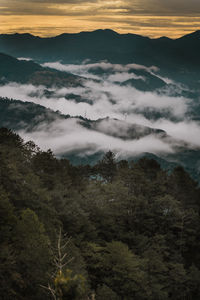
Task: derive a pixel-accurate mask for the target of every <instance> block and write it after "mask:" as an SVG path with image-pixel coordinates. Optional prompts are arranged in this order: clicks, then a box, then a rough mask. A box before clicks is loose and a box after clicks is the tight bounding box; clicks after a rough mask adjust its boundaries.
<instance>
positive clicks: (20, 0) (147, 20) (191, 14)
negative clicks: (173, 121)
mask: <svg viewBox="0 0 200 300" xmlns="http://www.w3.org/2000/svg"><path fill="white" fill-rule="evenodd" d="M0 16H1V29H0V32H16V31H17V32H24V28H27V30H26V31H29V32H31V33H33V34H36V35H42V36H49V35H51V36H53V35H57V34H60V33H63V32H80V31H83V30H89V31H91V30H94V29H98V28H111V29H113V30H116V31H119V32H121V33H125V32H126V33H127V32H132V33H138V34H142V35H148V36H151V37H158V36H162V35H167V36H170V37H172V38H173V37H174V38H175V37H179V36H181V35H183V34H185V33H189V32H191V31H195V30H197V29H199V28H200V0H190V1H188V0H0ZM29 16H30V19H29ZM42 16H43V17H42ZM65 17H66V18H65ZM50 33H51V34H50Z"/></svg>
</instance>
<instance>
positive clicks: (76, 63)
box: [0, 30, 200, 178]
mask: <svg viewBox="0 0 200 300" xmlns="http://www.w3.org/2000/svg"><path fill="white" fill-rule="evenodd" d="M199 36H200V33H199V32H196V33H192V34H191V35H188V36H185V37H183V38H181V39H178V40H170V39H167V38H165V39H157V40H156V39H154V40H151V39H148V38H144V37H140V36H135V35H119V34H118V33H115V32H113V31H111V30H98V31H95V32H85V33H84V32H83V33H80V34H76V35H61V36H60V37H56V38H49V39H41V38H38V37H34V36H31V35H23V34H22V35H1V36H0V51H4V52H5V51H6V52H7V53H9V54H12V55H15V56H16V57H15V58H14V57H13V56H10V55H7V54H3V53H2V54H1V55H0V64H1V69H0V78H1V85H0V96H1V97H2V99H1V106H2V107H4V110H1V126H7V127H10V128H12V129H14V130H17V132H19V133H20V134H21V135H22V137H23V138H24V139H25V140H33V141H34V142H35V143H36V144H38V145H39V147H41V149H44V150H47V149H49V148H51V149H52V151H53V152H54V153H55V154H56V155H57V156H58V157H63V156H64V157H69V158H70V159H71V160H72V161H73V163H94V162H95V161H96V160H97V159H99V158H100V157H102V155H103V153H105V152H107V151H109V150H111V151H113V152H114V153H116V155H117V157H118V159H129V160H132V159H137V158H138V157H140V156H141V155H147V156H148V155H154V156H155V157H156V159H158V160H160V159H164V161H167V162H168V163H169V165H168V163H166V164H164V165H165V166H167V167H169V168H171V165H172V166H173V165H176V163H181V164H182V165H183V166H184V167H186V169H187V170H189V171H190V172H191V174H192V175H193V176H194V177H195V178H197V176H198V174H199V170H200V159H199V147H200V139H199V138H198V137H199V136H200V124H199V112H200V105H199V80H198V78H199V77H198V76H199V70H198V68H196V64H195V61H194V53H192V49H191V47H190V44H191V43H192V45H197V46H198V48H200V42H199ZM83 40H85V42H84V43H83V44H82V49H81V46H80V45H81V43H82V41H83ZM104 40H105V42H106V44H105V47H104V44H103V41H104ZM100 41H101V42H102V46H101V44H100ZM122 41H126V44H127V45H124V44H120V43H121V42H122ZM53 43H54V44H53ZM98 43H99V46H98ZM163 43H164V46H165V53H162V52H161V51H159V52H158V53H159V55H158V54H157V57H156V56H155V55H156V52H157V49H158V48H159V50H160V48H162V47H163ZM40 44H41V45H43V46H42V47H40V46H39V45H40ZM79 44H80V45H79ZM143 44H145V45H146V48H148V51H150V50H151V53H152V56H150V55H149V54H150V52H149V53H148V55H147V52H145V51H146V48H144V49H143V48H142V45H143ZM30 45H31V47H30ZM58 45H59V49H62V50H61V51H60V50H58ZM175 45H176V47H175ZM177 45H179V46H178V47H179V51H180V49H181V47H183V46H184V47H185V48H186V49H187V51H186V50H182V55H181V54H180V56H177V55H178V48H177ZM98 47H99V48H98ZM137 47H138V48H137ZM167 47H168V49H167ZM70 48H71V50H69V49H70ZM64 49H66V50H64ZM141 49H142V52H141V51H140V50H141ZM163 49H164V48H163ZM169 49H172V50H173V51H172V50H169ZM196 51H197V49H196ZM126 52H127V53H129V54H127V55H126ZM91 53H92V54H91ZM131 53H132V55H131ZM167 53H168V54H167ZM183 53H186V54H187V57H191V62H189V61H188V60H187V61H186V64H184V65H183V64H182V62H183V59H185V57H184V56H183ZM45 54H46V55H45ZM164 54H165V55H166V59H165V60H163V55H164ZM186 54H185V55H186ZM192 55H193V56H192ZM31 56H33V59H32V57H31ZM196 57H197V56H196ZM106 58H108V59H106ZM198 59H199V58H198ZM143 61H144V63H143V64H142V62H143ZM67 62H68V63H67ZM167 62H168V63H167ZM173 63H174V65H173ZM179 75H180V76H179ZM4 98H8V99H15V100H18V101H11V100H8V99H4ZM27 102H29V103H32V106H31V107H32V108H31V109H29V106H28V105H27ZM38 105H40V106H38ZM41 106H42V107H41ZM33 111H34V113H33ZM53 112H54V113H53ZM30 114H31V118H30ZM52 115H53V116H54V117H53V118H52V117H51V116H52ZM8 116H10V118H8ZM194 157H195V163H194V162H193V158H194ZM94 158H95V159H94ZM191 169H192V171H191Z"/></svg>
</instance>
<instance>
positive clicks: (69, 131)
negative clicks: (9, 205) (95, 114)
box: [19, 119, 173, 157]
mask: <svg viewBox="0 0 200 300" xmlns="http://www.w3.org/2000/svg"><path fill="white" fill-rule="evenodd" d="M19 134H20V135H22V136H23V138H24V139H25V140H26V141H28V140H34V142H35V143H36V144H38V145H39V146H40V147H41V148H42V149H44V150H47V149H48V148H51V149H52V150H53V151H54V153H55V154H56V155H58V156H60V155H63V154H69V153H71V152H75V151H76V152H77V151H79V155H85V154H87V153H88V152H89V153H90V154H92V153H96V152H99V151H102V152H106V151H108V150H112V151H114V152H116V153H118V155H119V156H120V157H128V156H133V155H136V154H139V153H143V152H151V153H155V154H156V153H157V154H158V153H173V149H172V147H171V146H170V145H168V144H166V143H165V142H163V141H161V140H159V139H158V138H156V137H155V136H151V135H150V136H147V137H144V138H141V139H139V140H131V141H130V140H129V141H124V140H122V139H120V138H116V137H112V136H109V135H107V134H104V133H101V132H97V131H94V130H89V129H87V128H83V127H82V126H81V125H80V124H79V122H78V120H77V119H72V120H71V119H70V120H64V121H56V122H54V123H52V124H51V125H50V126H48V128H47V126H46V125H45V124H42V125H41V126H40V127H38V129H37V130H36V131H34V132H32V133H27V132H26V131H20V132H19Z"/></svg>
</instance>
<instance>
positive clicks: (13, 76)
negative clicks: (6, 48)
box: [0, 53, 82, 87]
mask: <svg viewBox="0 0 200 300" xmlns="http://www.w3.org/2000/svg"><path fill="white" fill-rule="evenodd" d="M81 80H82V79H81V78H80V77H78V76H75V75H73V74H70V73H66V72H61V71H56V70H54V69H50V68H44V67H41V66H40V65H39V64H37V63H35V62H33V61H25V60H18V59H16V58H14V57H12V56H10V55H7V54H3V53H0V83H1V84H6V83H8V82H10V81H13V82H18V83H23V84H24V83H26V84H28V83H30V84H33V85H45V86H47V87H50V86H53V85H55V86H58V87H64V86H73V85H75V86H78V85H81Z"/></svg>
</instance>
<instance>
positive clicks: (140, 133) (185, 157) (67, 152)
mask: <svg viewBox="0 0 200 300" xmlns="http://www.w3.org/2000/svg"><path fill="white" fill-rule="evenodd" d="M0 107H1V110H0V127H7V128H9V129H12V130H15V131H17V132H21V131H22V132H24V133H25V134H28V135H29V134H30V136H32V135H31V134H34V133H35V132H36V133H38V132H40V133H42V132H43V133H44V132H48V131H51V130H52V129H53V128H56V130H57V134H56V135H57V137H58V136H59V134H60V131H59V130H60V129H59V124H62V122H65V121H69V122H70V121H74V122H75V123H76V124H78V126H79V127H80V129H79V131H81V130H84V134H85V133H86V130H87V134H88V135H90V132H91V133H92V132H96V133H101V134H104V135H105V137H113V138H118V139H120V140H122V141H133V140H139V139H140V138H143V137H148V136H151V137H152V136H154V137H156V138H158V139H160V140H162V141H163V142H164V143H166V145H167V144H168V143H170V142H171V141H172V139H171V138H170V137H169V136H168V135H167V134H166V132H165V131H163V130H160V129H153V128H150V127H147V126H141V125H138V124H128V123H127V122H125V121H120V120H117V119H111V118H105V119H99V120H97V121H92V120H88V119H84V118H82V117H78V116H77V117H70V115H63V114H61V113H60V112H58V111H57V112H55V111H52V110H51V109H48V108H45V107H44V106H41V105H37V104H34V103H30V102H22V101H19V100H14V99H8V98H2V97H0ZM75 123H74V125H75ZM68 124H70V123H65V124H64V127H63V126H62V127H61V131H63V130H66V131H67V130H69V129H68V128H67V126H68ZM74 125H73V126H74ZM64 128H65V129H64ZM61 134H62V132H61ZM72 134H73V132H72ZM54 138H55V137H54ZM54 138H53V137H52V139H54ZM86 141H87V138H86ZM86 141H85V145H82V146H81V145H80V146H79V147H76V148H75V149H72V148H70V147H68V146H69V145H67V144H66V147H65V148H63V149H62V151H61V153H60V154H58V156H59V157H65V158H68V159H69V160H70V161H71V162H72V163H73V164H75V165H79V164H95V163H97V161H98V160H99V159H101V158H102V156H103V155H104V154H105V152H104V151H93V147H94V144H87V143H86ZM78 143H79V141H78V139H77V145H78ZM141 157H148V158H150V159H152V158H153V159H154V160H156V161H158V162H159V164H160V165H161V166H162V167H163V168H164V169H167V170H173V169H174V167H176V166H177V165H182V166H183V167H184V168H185V169H186V170H187V171H188V173H189V174H190V175H191V176H192V177H193V178H194V179H195V180H197V181H199V178H200V173H199V169H200V166H199V161H200V151H199V149H196V150H191V149H189V148H187V145H185V147H181V146H179V147H177V148H176V151H175V152H174V153H172V154H160V155H153V154H151V153H146V152H144V153H141V154H137V153H136V154H135V155H132V156H131V157H129V160H136V161H137V160H138V159H140V158H141Z"/></svg>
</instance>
